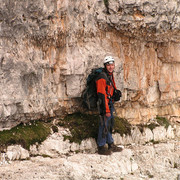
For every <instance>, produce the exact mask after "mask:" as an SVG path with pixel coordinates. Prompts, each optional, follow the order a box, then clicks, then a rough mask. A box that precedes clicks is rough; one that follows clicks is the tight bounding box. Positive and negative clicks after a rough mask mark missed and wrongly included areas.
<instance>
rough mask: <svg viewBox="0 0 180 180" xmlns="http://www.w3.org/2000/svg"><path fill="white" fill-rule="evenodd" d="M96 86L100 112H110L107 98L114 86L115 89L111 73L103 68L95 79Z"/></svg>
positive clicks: (111, 94) (110, 95)
mask: <svg viewBox="0 0 180 180" xmlns="http://www.w3.org/2000/svg"><path fill="white" fill-rule="evenodd" d="M110 79H111V80H110ZM112 83H113V85H112ZM96 87H97V95H98V99H99V100H100V110H101V112H100V114H102V115H104V114H105V113H110V109H109V98H111V97H112V96H113V92H114V88H115V89H116V84H115V81H114V76H113V73H108V72H106V71H105V70H104V71H103V72H102V73H101V74H100V75H99V76H98V78H97V79H96Z"/></svg>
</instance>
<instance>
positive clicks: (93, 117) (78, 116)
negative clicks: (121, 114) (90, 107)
mask: <svg viewBox="0 0 180 180" xmlns="http://www.w3.org/2000/svg"><path fill="white" fill-rule="evenodd" d="M58 125H60V126H63V127H65V128H68V129H69V130H70V132H71V135H72V136H67V135H66V136H64V140H66V139H69V140H70V142H75V143H81V141H82V140H83V139H87V138H95V139H97V136H98V127H99V115H97V114H82V113H80V112H78V113H74V114H71V115H67V116H66V117H65V118H64V119H63V120H61V121H60V122H59V123H58ZM130 126H131V125H130V124H129V123H128V122H127V121H126V120H124V119H121V118H118V117H115V125H114V132H113V133H116V132H117V133H120V134H121V135H123V134H130V129H131V128H130Z"/></svg>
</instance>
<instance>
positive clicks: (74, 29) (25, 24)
mask: <svg viewBox="0 0 180 180" xmlns="http://www.w3.org/2000/svg"><path fill="white" fill-rule="evenodd" d="M179 4H180V2H179V1H178V0H175V1H174V0H171V1H163V2H160V1H158V0H153V1H146V0H144V1H139V0H131V1H128V2H126V1H122V0H119V1H118V0H109V3H108V4H106V6H105V4H104V1H103V0H102V1H101V0H92V1H86V0H80V1H71V0H66V1H65V0H57V1H52V0H40V1H35V0H32V1H25V0H22V1H16V0H9V1H6V0H0V94H1V96H0V115H1V116H0V129H6V128H11V127H13V126H15V125H17V124H19V123H20V122H27V121H30V120H32V119H41V118H49V117H54V116H57V115H60V116H63V115H64V114H65V113H71V112H73V111H77V110H78V109H79V108H80V107H81V103H80V99H79V97H80V96H81V92H82V90H83V89H84V87H85V80H86V77H87V75H88V73H89V72H90V70H91V68H94V67H98V66H102V65H103V64H102V61H103V58H104V56H105V55H112V56H114V58H115V60H116V71H115V78H116V82H117V86H118V88H120V89H121V91H122V93H123V98H122V100H121V102H118V103H117V104H116V106H117V113H118V115H119V116H121V117H125V118H127V119H128V120H129V121H131V122H132V123H139V122H146V121H147V120H148V119H150V118H153V117H154V116H156V115H159V116H167V117H169V118H171V119H172V118H174V119H177V118H179V117H180V110H179V109H180V108H179V99H180V80H179V77H180V67H179V66H180V41H179V40H180V34H179V29H180V16H179V12H180V6H179Z"/></svg>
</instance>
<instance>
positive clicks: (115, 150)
mask: <svg viewBox="0 0 180 180" xmlns="http://www.w3.org/2000/svg"><path fill="white" fill-rule="evenodd" d="M108 149H109V150H111V151H112V152H121V151H122V150H123V148H121V147H118V146H116V145H115V144H114V143H112V144H108Z"/></svg>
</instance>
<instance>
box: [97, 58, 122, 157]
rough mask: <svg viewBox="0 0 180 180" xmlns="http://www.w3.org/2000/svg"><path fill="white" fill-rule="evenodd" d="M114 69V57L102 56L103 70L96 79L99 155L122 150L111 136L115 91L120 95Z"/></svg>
mask: <svg viewBox="0 0 180 180" xmlns="http://www.w3.org/2000/svg"><path fill="white" fill-rule="evenodd" d="M114 69H115V61H114V58H113V57H112V56H106V57H105V58H104V68H103V71H102V73H100V74H99V76H98V77H97V79H96V87H97V95H98V109H99V113H100V119H101V120H100V123H99V131H98V139H97V145H98V153H99V154H101V155H110V154H111V153H112V152H120V151H122V148H119V147H117V146H116V145H115V144H114V140H113V137H112V128H113V124H114V117H113V112H114V106H113V103H114V100H115V99H114V97H115V96H114V95H115V92H116V96H117V94H118V96H121V93H120V91H118V90H117V88H116V84H115V81H114V76H113V72H114ZM117 91H118V93H117ZM119 98H120V97H119ZM106 144H108V148H107V147H106V146H105V145H106Z"/></svg>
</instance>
